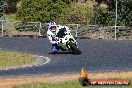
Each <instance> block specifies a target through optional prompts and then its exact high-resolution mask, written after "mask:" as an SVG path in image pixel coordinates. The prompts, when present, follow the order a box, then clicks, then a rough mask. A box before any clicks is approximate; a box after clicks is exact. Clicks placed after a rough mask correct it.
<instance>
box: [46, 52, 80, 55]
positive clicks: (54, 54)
mask: <svg viewBox="0 0 132 88" xmlns="http://www.w3.org/2000/svg"><path fill="white" fill-rule="evenodd" d="M48 54H52V55H56V54H73V55H79V54H75V53H74V52H55V53H54V52H50V53H48Z"/></svg>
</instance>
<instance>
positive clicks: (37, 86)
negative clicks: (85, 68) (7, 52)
mask: <svg viewBox="0 0 132 88" xmlns="http://www.w3.org/2000/svg"><path fill="white" fill-rule="evenodd" d="M129 80H131V81H132V78H129ZM53 81H54V80H53ZM131 87H132V85H127V86H86V87H85V88H131ZM13 88H84V87H83V86H81V85H80V83H79V81H77V80H75V81H67V82H64V83H51V84H49V83H32V84H25V85H17V86H15V87H13Z"/></svg>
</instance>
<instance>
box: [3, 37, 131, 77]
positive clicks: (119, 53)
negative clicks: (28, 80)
mask: <svg viewBox="0 0 132 88" xmlns="http://www.w3.org/2000/svg"><path fill="white" fill-rule="evenodd" d="M77 42H78V45H79V48H80V50H81V51H82V54H81V55H73V54H71V53H66V52H61V51H60V52H59V53H58V54H56V55H52V54H49V53H50V52H51V49H50V47H51V46H50V43H49V41H48V39H46V38H8V37H7V38H0V48H2V49H5V50H11V51H21V52H25V53H30V54H34V55H41V56H46V57H49V58H50V59H51V62H50V63H48V64H44V65H42V66H37V67H36V66H33V67H27V68H18V69H10V70H0V76H13V75H15V76H16V75H34V74H47V73H48V74H58V73H59V74H61V73H62V74H63V73H75V72H80V69H81V67H83V66H84V67H85V69H86V70H88V71H89V72H97V71H112V70H118V71H121V70H123V71H128V70H132V41H131V40H117V41H115V40H89V39H77Z"/></svg>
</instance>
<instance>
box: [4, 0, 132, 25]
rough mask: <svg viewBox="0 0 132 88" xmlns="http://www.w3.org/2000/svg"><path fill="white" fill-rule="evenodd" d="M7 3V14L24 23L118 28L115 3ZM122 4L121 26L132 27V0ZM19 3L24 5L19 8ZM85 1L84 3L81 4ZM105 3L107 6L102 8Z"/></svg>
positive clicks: (65, 0)
mask: <svg viewBox="0 0 132 88" xmlns="http://www.w3.org/2000/svg"><path fill="white" fill-rule="evenodd" d="M95 1H96V2H97V3H93V5H92V7H91V6H89V5H90V4H87V3H89V2H90V0H5V2H6V13H8V14H10V13H15V14H16V16H17V20H21V21H24V22H28V21H41V22H49V21H50V20H54V21H56V22H58V23H85V24H98V25H114V21H115V0H95ZM117 1H118V22H117V23H118V25H122V26H123V25H126V26H132V10H131V9H132V0H117ZM18 2H21V3H20V5H19V6H18V7H17V4H18ZM81 2H83V3H81ZM102 3H103V4H105V5H107V7H102V6H101V5H102Z"/></svg>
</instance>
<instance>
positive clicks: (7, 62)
mask: <svg viewBox="0 0 132 88" xmlns="http://www.w3.org/2000/svg"><path fill="white" fill-rule="evenodd" d="M35 59H36V58H35V57H34V56H32V55H29V54H25V53H22V52H10V51H5V50H0V67H1V68H3V67H10V66H18V65H23V64H28V63H31V62H34V61H35Z"/></svg>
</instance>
